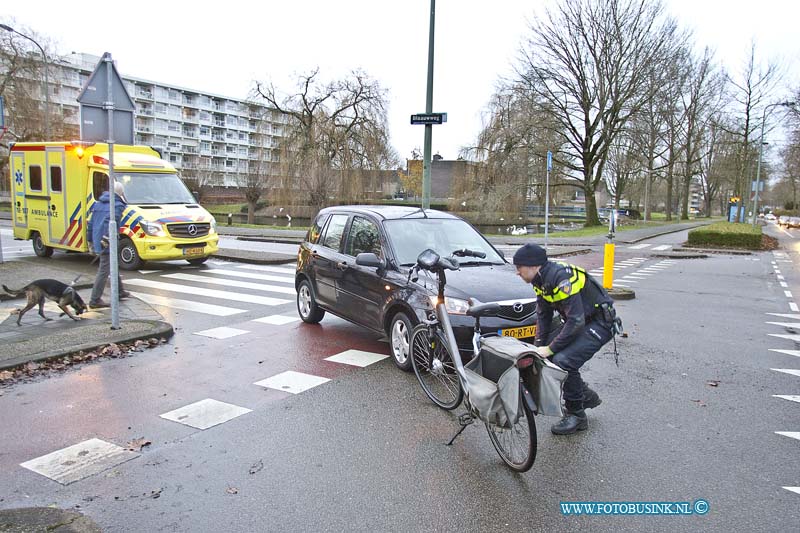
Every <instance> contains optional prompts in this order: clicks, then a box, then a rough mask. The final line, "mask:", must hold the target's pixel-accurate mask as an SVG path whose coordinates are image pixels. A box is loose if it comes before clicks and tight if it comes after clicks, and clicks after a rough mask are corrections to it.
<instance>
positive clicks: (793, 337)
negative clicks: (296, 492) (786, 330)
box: [767, 333, 800, 342]
mask: <svg viewBox="0 0 800 533" xmlns="http://www.w3.org/2000/svg"><path fill="white" fill-rule="evenodd" d="M767 335H769V336H770V337H778V338H779V339H787V340H790V341H794V342H800V335H779V334H777V333H767Z"/></svg>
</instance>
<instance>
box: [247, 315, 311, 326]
mask: <svg viewBox="0 0 800 533" xmlns="http://www.w3.org/2000/svg"><path fill="white" fill-rule="evenodd" d="M299 321H300V319H299V318H297V317H296V316H285V315H269V316H264V317H261V318H255V319H253V322H261V323H262V324H272V325H273V326H283V325H285V324H291V323H292V322H299Z"/></svg>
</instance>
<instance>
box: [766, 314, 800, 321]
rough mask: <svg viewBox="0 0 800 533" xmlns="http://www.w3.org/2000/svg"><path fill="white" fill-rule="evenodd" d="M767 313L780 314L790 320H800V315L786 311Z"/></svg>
mask: <svg viewBox="0 0 800 533" xmlns="http://www.w3.org/2000/svg"><path fill="white" fill-rule="evenodd" d="M767 314H768V315H772V316H779V317H781V318H788V319H790V320H800V315H789V314H785V313H767Z"/></svg>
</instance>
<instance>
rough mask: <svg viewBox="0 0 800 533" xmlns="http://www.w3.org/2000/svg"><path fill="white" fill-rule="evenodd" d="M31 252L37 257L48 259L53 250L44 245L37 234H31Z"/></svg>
mask: <svg viewBox="0 0 800 533" xmlns="http://www.w3.org/2000/svg"><path fill="white" fill-rule="evenodd" d="M33 251H34V253H35V254H36V255H38V256H39V257H50V256H51V255H53V248H52V247H50V246H47V245H46V244H45V243H44V241H43V240H42V236H41V235H39V233H38V232H37V233H34V234H33Z"/></svg>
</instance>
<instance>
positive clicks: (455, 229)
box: [295, 206, 536, 370]
mask: <svg viewBox="0 0 800 533" xmlns="http://www.w3.org/2000/svg"><path fill="white" fill-rule="evenodd" d="M428 248H430V249H433V250H435V251H436V252H437V253H439V254H440V255H442V256H447V255H450V254H452V252H454V251H456V250H461V249H464V248H468V249H470V250H473V251H480V252H484V253H485V254H486V258H485V259H475V258H469V259H459V263H460V265H461V269H460V270H458V271H454V272H448V273H447V289H446V292H445V298H446V302H445V303H446V305H447V310H448V313H449V314H450V320H451V322H452V324H453V329H454V332H455V336H456V341H457V342H458V345H459V348H460V350H461V351H462V354H463V355H464V356H467V357H469V355H470V354H471V353H472V329H473V326H474V321H473V319H472V318H471V317H468V316H466V315H465V312H466V310H467V308H468V304H467V299H468V298H477V299H478V300H480V301H482V302H494V301H499V302H503V303H505V304H506V305H504V306H503V309H504V312H503V316H501V317H497V318H485V319H482V320H481V328H482V330H483V331H484V332H489V331H495V332H498V333H499V334H501V335H512V336H515V337H519V338H530V337H533V335H534V333H535V326H534V324H535V323H536V314H535V306H536V303H535V301H536V297H535V295H534V293H533V289H532V288H531V287H530V286H526V285H525V283H524V282H523V281H522V280H521V279H520V278H519V277H518V276H517V275H516V269H515V268H514V266H513V265H510V264H509V263H508V262H507V261H506V260H505V258H504V257H503V254H502V253H501V252H499V251H498V250H496V249H495V248H494V246H492V245H491V243H489V241H487V240H486V238H485V237H484V236H483V235H481V234H480V233H479V232H478V231H477V230H476V229H475V228H473V227H472V226H471V225H470V224H469V223H468V222H466V221H464V220H463V219H461V218H459V217H457V216H454V215H451V214H448V213H444V212H441V211H434V210H430V209H426V210H422V209H419V208H413V207H395V206H340V207H329V208H327V209H323V210H322V211H320V212H319V214H318V215H317V218H316V219H315V220H314V224H313V225H312V227H311V229H310V230H309V231H308V234H307V235H306V238H305V240H304V241H303V243H302V244H301V245H300V252H299V254H298V257H297V273H296V277H295V287H296V289H297V311H298V312H299V314H300V318H301V319H302V320H303V321H304V322H307V323H310V324H315V323H317V322H319V321H320V320H322V317H323V316H325V312H326V311H328V312H330V313H333V314H334V315H337V316H339V317H342V318H344V319H346V320H349V321H351V322H353V323H355V324H359V325H361V326H364V327H366V328H369V329H371V330H374V331H376V332H381V333H385V334H386V335H387V336H388V338H389V341H390V343H391V349H392V356H393V359H394V362H395V364H397V366H398V367H400V368H401V369H403V370H409V369H410V368H411V359H410V358H409V357H408V344H409V337H410V335H411V329H412V328H413V327H414V325H416V324H418V323H419V322H420V321H422V320H424V319H425V317H427V316H429V315H431V314H432V313H433V309H434V307H433V305H432V303H431V298H433V299H435V294H436V279H435V278H434V277H432V276H430V275H429V274H427V273H425V272H420V274H419V278H418V279H417V280H416V281H413V280H411V281H410V280H409V277H408V273H409V269H410V268H411V267H412V266H413V265H414V264H415V263H416V260H417V256H418V255H419V254H420V253H421V252H422V251H423V250H426V249H428Z"/></svg>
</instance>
